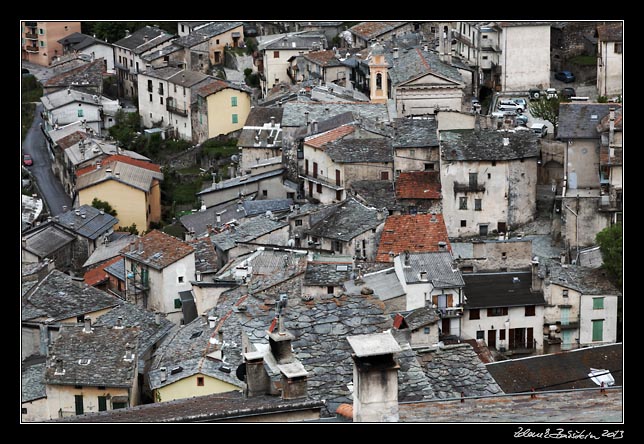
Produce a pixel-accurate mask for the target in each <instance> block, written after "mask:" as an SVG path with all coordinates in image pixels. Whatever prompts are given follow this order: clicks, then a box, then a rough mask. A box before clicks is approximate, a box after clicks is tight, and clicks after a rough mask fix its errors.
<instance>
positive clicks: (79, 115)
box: [78, 108, 83, 117]
mask: <svg viewBox="0 0 644 444" xmlns="http://www.w3.org/2000/svg"><path fill="white" fill-rule="evenodd" d="M78 117H83V110H82V109H81V108H78Z"/></svg>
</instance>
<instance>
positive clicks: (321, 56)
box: [304, 49, 342, 66]
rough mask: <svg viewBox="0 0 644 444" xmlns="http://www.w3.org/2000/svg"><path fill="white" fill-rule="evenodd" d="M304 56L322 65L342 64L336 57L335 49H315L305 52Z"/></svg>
mask: <svg viewBox="0 0 644 444" xmlns="http://www.w3.org/2000/svg"><path fill="white" fill-rule="evenodd" d="M304 58H305V59H307V60H310V61H311V62H313V63H316V64H318V65H320V66H340V65H342V64H341V63H340V61H339V60H338V59H337V58H336V57H335V51H333V50H331V49H328V50H326V51H313V52H309V53H308V54H304Z"/></svg>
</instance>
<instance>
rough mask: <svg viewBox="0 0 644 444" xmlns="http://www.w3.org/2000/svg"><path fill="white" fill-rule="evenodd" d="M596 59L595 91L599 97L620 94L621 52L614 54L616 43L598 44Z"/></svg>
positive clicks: (622, 60)
mask: <svg viewBox="0 0 644 444" xmlns="http://www.w3.org/2000/svg"><path fill="white" fill-rule="evenodd" d="M599 43H600V44H599V45H598V51H599V54H598V57H597V91H598V92H599V95H600V96H608V97H611V96H614V95H621V94H622V67H623V63H624V59H623V52H622V53H616V52H615V43H617V42H599Z"/></svg>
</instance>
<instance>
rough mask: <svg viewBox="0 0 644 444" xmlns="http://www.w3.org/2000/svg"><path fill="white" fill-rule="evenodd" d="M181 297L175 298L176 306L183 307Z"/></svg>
mask: <svg viewBox="0 0 644 444" xmlns="http://www.w3.org/2000/svg"><path fill="white" fill-rule="evenodd" d="M181 305H182V304H181V299H179V298H177V299H175V300H174V308H181Z"/></svg>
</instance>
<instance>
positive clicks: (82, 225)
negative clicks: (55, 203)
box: [57, 205, 119, 240]
mask: <svg viewBox="0 0 644 444" xmlns="http://www.w3.org/2000/svg"><path fill="white" fill-rule="evenodd" d="M77 211H78V212H80V214H77V213H76V212H77ZM83 216H85V217H83ZM118 221H119V220H118V219H117V218H115V217H114V216H112V215H110V214H107V213H105V212H103V214H101V210H99V209H98V208H94V207H93V206H91V205H81V206H80V207H78V208H76V209H74V210H70V211H67V212H65V213H62V214H59V215H58V222H57V223H58V224H60V225H62V226H63V227H65V228H67V229H69V230H71V231H73V232H75V233H76V234H78V235H79V236H83V237H86V238H88V239H91V240H96V239H98V237H99V236H101V235H102V234H104V233H106V232H107V231H109V230H111V229H112V227H113V226H114V225H115V224H117V223H118ZM72 224H74V227H73V228H72Z"/></svg>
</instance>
